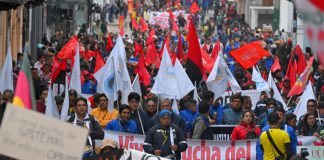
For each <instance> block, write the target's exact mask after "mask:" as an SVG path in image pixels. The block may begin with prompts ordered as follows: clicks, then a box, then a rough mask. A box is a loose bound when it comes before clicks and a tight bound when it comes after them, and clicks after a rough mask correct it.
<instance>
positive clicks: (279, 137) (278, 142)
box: [258, 112, 293, 160]
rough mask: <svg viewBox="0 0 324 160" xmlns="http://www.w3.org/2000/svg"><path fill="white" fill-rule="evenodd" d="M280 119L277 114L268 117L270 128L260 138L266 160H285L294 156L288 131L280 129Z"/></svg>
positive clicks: (273, 113)
mask: <svg viewBox="0 0 324 160" xmlns="http://www.w3.org/2000/svg"><path fill="white" fill-rule="evenodd" d="M279 119H280V118H279V115H278V113H277V112H272V113H270V114H269V116H268V122H269V124H270V128H269V130H267V131H264V132H263V133H262V134H261V136H260V144H261V149H262V151H263V158H264V159H275V160H284V159H290V158H291V157H292V156H293V151H292V150H291V142H290V138H289V135H288V133H287V132H286V131H283V130H281V129H280V126H281V124H280V121H279ZM258 159H259V157H258Z"/></svg>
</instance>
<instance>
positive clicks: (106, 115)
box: [90, 93, 118, 128]
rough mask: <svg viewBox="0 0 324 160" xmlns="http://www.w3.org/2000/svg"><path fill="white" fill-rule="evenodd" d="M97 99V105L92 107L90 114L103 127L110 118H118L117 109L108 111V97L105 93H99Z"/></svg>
mask: <svg viewBox="0 0 324 160" xmlns="http://www.w3.org/2000/svg"><path fill="white" fill-rule="evenodd" d="M98 99H99V103H98V107H97V108H95V109H93V110H92V111H91V113H90V115H92V116H93V117H95V118H96V119H97V121H98V122H99V124H100V126H101V127H102V128H105V127H106V125H107V124H108V123H109V122H110V121H111V120H113V119H116V118H118V110H117V109H113V110H112V111H111V112H109V111H108V98H107V96H106V95H105V94H103V93H102V94H99V96H98Z"/></svg>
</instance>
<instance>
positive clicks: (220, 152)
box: [98, 131, 256, 160]
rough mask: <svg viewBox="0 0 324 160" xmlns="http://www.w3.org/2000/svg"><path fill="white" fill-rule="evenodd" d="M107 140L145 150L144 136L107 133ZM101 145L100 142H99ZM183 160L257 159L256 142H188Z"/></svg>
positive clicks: (122, 145)
mask: <svg viewBox="0 0 324 160" xmlns="http://www.w3.org/2000/svg"><path fill="white" fill-rule="evenodd" d="M105 138H109V139H112V140H115V141H117V142H118V144H119V147H120V148H123V147H125V148H129V149H135V150H139V151H144V150H143V142H144V139H145V136H144V135H139V134H128V133H122V134H121V133H120V132H114V131H105ZM98 143H99V142H98ZM187 143H188V149H187V150H186V152H183V153H182V155H181V157H182V159H183V160H199V159H201V160H220V159H246V160H250V159H251V160H253V159H255V158H256V157H255V155H256V153H255V147H256V146H255V144H256V143H255V140H252V141H236V142H230V141H226V142H225V141H209V140H208V141H205V140H193V139H190V140H188V142H187Z"/></svg>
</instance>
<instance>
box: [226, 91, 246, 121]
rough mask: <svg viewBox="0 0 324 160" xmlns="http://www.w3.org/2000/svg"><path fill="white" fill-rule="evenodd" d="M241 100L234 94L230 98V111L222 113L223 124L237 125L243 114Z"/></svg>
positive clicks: (240, 97) (239, 96)
mask: <svg viewBox="0 0 324 160" xmlns="http://www.w3.org/2000/svg"><path fill="white" fill-rule="evenodd" d="M242 102H243V98H242V96H241V95H238V94H235V95H232V96H231V102H230V106H231V108H230V109H227V110H225V111H224V115H223V124H232V125H235V124H238V123H239V122H240V119H241V116H242V114H243V107H242Z"/></svg>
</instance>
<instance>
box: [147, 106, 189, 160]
mask: <svg viewBox="0 0 324 160" xmlns="http://www.w3.org/2000/svg"><path fill="white" fill-rule="evenodd" d="M158 116H159V122H158V123H157V124H156V125H155V126H154V127H152V128H151V129H150V130H149V132H148V133H147V135H146V137H145V140H144V146H143V147H144V151H145V152H146V153H150V154H153V155H157V156H161V157H165V158H169V159H174V160H180V159H181V152H183V151H185V150H186V149H187V147H188V145H187V141H186V138H185V137H184V133H183V132H182V129H181V128H179V127H178V126H176V125H174V124H173V123H172V121H171V116H172V113H171V111H170V110H166V109H163V110H161V111H160V113H159V115H158Z"/></svg>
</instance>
